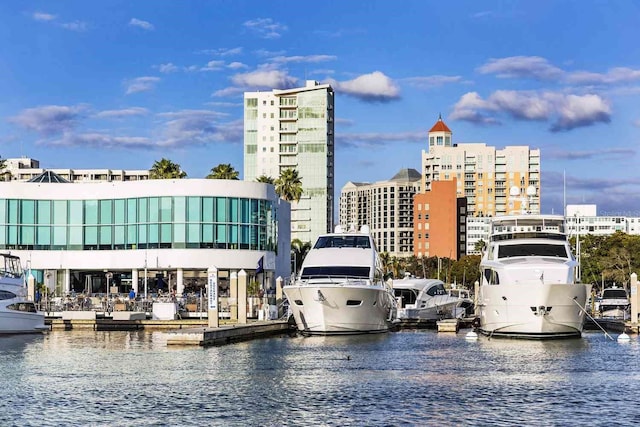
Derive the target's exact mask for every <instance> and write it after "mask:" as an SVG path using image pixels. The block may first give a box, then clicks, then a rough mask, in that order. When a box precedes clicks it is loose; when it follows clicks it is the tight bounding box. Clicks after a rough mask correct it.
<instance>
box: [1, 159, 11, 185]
mask: <svg viewBox="0 0 640 427" xmlns="http://www.w3.org/2000/svg"><path fill="white" fill-rule="evenodd" d="M6 168H7V161H6V159H3V158H2V157H0V181H11V172H9V171H8V170H5V169H6Z"/></svg>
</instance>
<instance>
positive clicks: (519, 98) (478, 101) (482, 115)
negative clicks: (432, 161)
mask: <svg viewBox="0 0 640 427" xmlns="http://www.w3.org/2000/svg"><path fill="white" fill-rule="evenodd" d="M505 113H506V114H508V115H510V116H511V117H513V118H515V119H518V120H535V121H551V122H552V123H551V127H550V130H551V131H552V132H558V131H568V130H571V129H574V128H577V127H583V126H590V125H593V124H596V123H599V122H602V123H608V122H609V121H610V120H611V107H610V106H609V103H608V102H607V101H606V100H604V99H603V98H602V97H601V96H599V95H593V94H586V95H572V94H563V93H555V92H549V91H546V92H534V91H496V92H494V93H493V94H491V95H490V96H489V97H488V98H487V99H486V100H485V99H482V97H480V95H479V94H478V93H477V92H469V93H466V94H464V95H463V96H462V97H461V98H460V100H459V101H458V102H457V103H456V104H455V106H454V109H453V112H452V114H451V116H450V118H451V119H452V120H465V121H469V122H473V123H479V124H498V123H500V122H499V121H498V119H497V117H496V116H499V115H500V114H505Z"/></svg>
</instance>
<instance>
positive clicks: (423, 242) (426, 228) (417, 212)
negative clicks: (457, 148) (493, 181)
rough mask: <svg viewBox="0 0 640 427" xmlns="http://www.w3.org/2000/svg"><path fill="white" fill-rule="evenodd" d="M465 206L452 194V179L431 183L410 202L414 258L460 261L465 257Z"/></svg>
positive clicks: (462, 199)
mask: <svg viewBox="0 0 640 427" xmlns="http://www.w3.org/2000/svg"><path fill="white" fill-rule="evenodd" d="M466 208H467V203H466V199H465V198H464V197H457V195H456V179H455V178H454V179H453V180H450V181H434V182H432V183H431V188H430V189H429V190H428V191H425V192H424V193H420V194H416V196H415V197H414V199H413V218H414V227H413V236H414V239H413V253H414V255H415V256H416V257H418V258H420V257H434V256H437V257H441V258H442V257H444V258H450V259H460V257H461V256H462V255H465V254H466V234H467V232H466V225H465V224H466V218H467V212H466Z"/></svg>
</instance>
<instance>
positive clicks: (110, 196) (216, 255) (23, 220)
mask: <svg viewBox="0 0 640 427" xmlns="http://www.w3.org/2000/svg"><path fill="white" fill-rule="evenodd" d="M46 175H48V176H49V179H39V178H40V177H36V178H35V179H34V180H33V182H15V181H13V182H0V250H6V251H11V253H13V254H16V255H18V256H20V258H21V259H22V261H23V263H25V264H26V265H28V266H29V267H30V269H32V271H33V273H34V275H35V276H36V278H37V279H38V281H40V282H44V283H45V284H46V285H47V286H48V287H49V288H50V289H51V290H54V291H55V292H56V293H57V294H58V295H63V294H65V293H69V292H74V291H75V292H84V291H88V292H105V291H106V290H107V283H108V281H109V280H111V284H112V285H113V286H116V287H117V290H118V292H128V291H129V289H131V288H132V287H133V288H134V289H135V290H136V291H137V292H140V293H142V292H143V291H144V292H145V293H146V292H147V289H144V290H143V289H142V284H143V283H144V284H147V286H149V287H150V288H160V289H161V288H165V290H168V289H166V288H171V289H175V290H176V291H177V293H178V294H182V293H183V292H186V291H189V290H191V291H193V290H196V289H198V288H202V286H204V284H205V283H206V273H207V269H208V268H210V267H216V268H217V269H218V277H219V279H220V287H221V293H224V285H225V283H227V285H228V279H229V277H230V275H231V274H233V273H237V272H239V271H241V270H244V271H245V272H246V273H247V274H248V275H249V276H255V275H256V268H257V265H258V262H259V260H262V264H263V268H264V270H265V272H266V274H265V276H262V277H261V278H260V281H261V282H262V281H264V283H266V284H267V285H269V286H271V287H272V286H273V285H274V283H275V278H276V277H278V276H281V277H282V278H287V277H288V276H289V275H290V264H289V256H290V241H291V239H290V226H289V215H290V207H289V203H288V202H286V201H284V200H282V199H280V198H279V197H278V196H277V194H276V193H275V191H274V187H273V186H272V185H269V184H262V183H257V182H243V181H230V180H207V179H176V180H142V181H132V182H117V181H112V182H108V181H100V182H92V183H82V184H71V183H64V182H61V181H60V180H59V179H55V180H54V179H52V178H53V177H54V174H52V173H50V172H48V173H47V174H46ZM58 178H59V177H58ZM46 181H57V182H46ZM263 279H264V280H263ZM265 287H266V286H265ZM268 289H270V288H268Z"/></svg>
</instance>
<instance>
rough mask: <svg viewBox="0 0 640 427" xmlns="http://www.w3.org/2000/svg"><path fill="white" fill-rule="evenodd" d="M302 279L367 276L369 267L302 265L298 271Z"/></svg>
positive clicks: (366, 277)
mask: <svg viewBox="0 0 640 427" xmlns="http://www.w3.org/2000/svg"><path fill="white" fill-rule="evenodd" d="M300 277H301V278H302V279H317V278H320V277H353V278H365V279H368V278H369V267H354V266H350V265H337V266H320V267H304V268H303V269H302V273H300Z"/></svg>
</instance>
